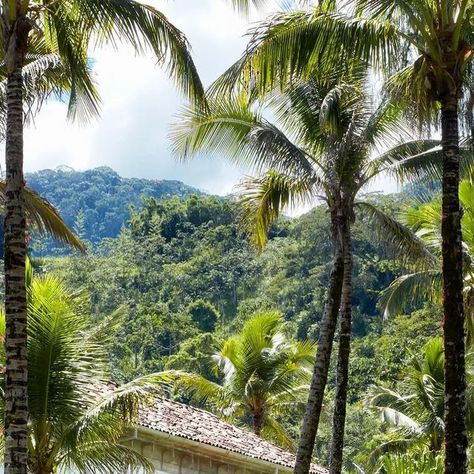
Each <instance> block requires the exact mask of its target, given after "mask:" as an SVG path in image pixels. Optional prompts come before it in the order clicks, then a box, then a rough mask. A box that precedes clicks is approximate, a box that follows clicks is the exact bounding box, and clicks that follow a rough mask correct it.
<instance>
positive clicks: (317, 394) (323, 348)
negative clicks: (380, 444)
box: [294, 210, 344, 474]
mask: <svg viewBox="0 0 474 474" xmlns="http://www.w3.org/2000/svg"><path fill="white" fill-rule="evenodd" d="M339 212H340V210H336V211H333V212H332V215H331V220H332V232H333V241H334V260H333V264H332V270H331V276H330V279H329V287H328V295H327V300H326V306H325V308H324V314H323V318H322V321H321V329H320V334H319V341H318V350H317V352H316V361H315V364H314V371H313V377H312V380H311V385H310V389H309V396H308V402H307V404H306V410H305V414H304V419H303V426H302V428H301V436H300V440H299V443H298V450H297V453H296V462H295V468H294V473H295V474H307V473H308V472H309V469H310V466H311V457H312V454H313V448H314V442H315V439H316V434H317V431H318V426H319V419H320V415H321V408H322V405H323V397H324V391H325V388H326V383H327V378H328V371H329V363H330V360H331V352H332V345H333V339H334V333H335V331H336V326H337V316H338V313H339V307H340V305H341V291H342V280H343V273H344V258H343V251H342V236H341V234H340V224H339V223H340V220H341V218H342V214H340V213H339Z"/></svg>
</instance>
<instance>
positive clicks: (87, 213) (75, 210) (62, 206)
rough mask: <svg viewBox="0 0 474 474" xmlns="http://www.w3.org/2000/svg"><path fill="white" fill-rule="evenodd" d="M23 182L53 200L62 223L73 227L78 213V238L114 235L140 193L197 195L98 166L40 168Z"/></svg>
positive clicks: (174, 184)
mask: <svg viewBox="0 0 474 474" xmlns="http://www.w3.org/2000/svg"><path fill="white" fill-rule="evenodd" d="M26 180H27V184H28V186H30V187H31V188H33V189H34V190H35V191H37V192H38V193H39V194H41V195H42V196H43V197H45V198H46V199H48V200H49V201H50V202H51V203H53V204H54V205H55V206H56V208H57V209H59V211H60V212H61V215H62V217H63V219H64V220H65V221H66V223H67V224H68V225H69V226H71V227H73V226H74V225H75V224H76V221H77V219H78V217H79V216H81V228H82V232H83V235H82V237H83V238H85V239H86V240H89V241H91V242H99V241H100V240H102V239H103V238H105V237H116V236H117V235H118V234H119V232H120V229H121V227H122V225H123V224H124V222H125V221H126V219H127V217H128V214H129V206H139V205H140V204H141V198H142V196H150V197H154V198H156V199H162V198H169V197H171V196H179V197H184V196H188V195H189V194H200V191H198V190H197V189H195V188H192V187H190V186H187V185H185V184H183V183H181V182H180V181H166V180H152V179H140V178H122V177H121V176H119V175H118V174H117V173H116V172H115V171H114V170H112V169H111V168H108V167H105V166H102V167H100V168H95V169H92V170H86V171H75V170H73V169H72V168H68V167H59V168H57V169H56V170H41V171H37V172H35V173H29V174H27V176H26Z"/></svg>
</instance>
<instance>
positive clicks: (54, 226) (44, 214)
mask: <svg viewBox="0 0 474 474" xmlns="http://www.w3.org/2000/svg"><path fill="white" fill-rule="evenodd" d="M5 193H6V184H5V181H0V199H2V200H4V199H5ZM23 202H24V205H25V211H26V215H27V217H28V219H29V220H30V221H31V222H32V223H33V224H34V226H35V227H36V229H37V230H38V231H39V232H40V233H42V234H48V235H50V236H51V237H53V238H54V239H56V240H57V241H58V242H61V243H62V244H64V245H68V246H70V247H72V248H75V249H76V250H79V251H80V252H83V253H84V252H85V251H86V248H85V246H84V244H83V243H82V242H81V241H80V240H79V239H78V238H77V237H76V235H75V234H74V233H73V232H72V230H70V229H69V227H68V226H67V225H66V224H65V223H64V221H63V220H62V219H61V216H60V215H59V213H58V211H57V210H56V209H55V208H54V207H53V206H52V205H51V204H50V203H49V202H48V201H47V200H46V199H44V198H42V197H41V196H40V195H39V194H37V193H36V192H35V191H33V190H32V189H30V188H28V187H25V188H24V189H23Z"/></svg>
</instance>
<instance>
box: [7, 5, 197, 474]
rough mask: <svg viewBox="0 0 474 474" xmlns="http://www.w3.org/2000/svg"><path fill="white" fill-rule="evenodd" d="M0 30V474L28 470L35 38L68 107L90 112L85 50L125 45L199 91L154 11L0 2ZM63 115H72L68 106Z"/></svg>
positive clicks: (93, 102) (175, 40)
mask: <svg viewBox="0 0 474 474" xmlns="http://www.w3.org/2000/svg"><path fill="white" fill-rule="evenodd" d="M0 19H1V21H0V25H1V35H0V37H1V41H2V44H1V46H2V52H3V64H4V68H5V70H6V76H7V86H6V98H7V122H6V155H5V156H6V167H5V171H6V184H7V189H6V203H5V208H6V215H5V291H6V300H5V309H6V341H5V343H6V347H7V366H6V385H5V390H6V401H7V403H6V410H5V431H6V449H5V473H6V474H13V473H15V474H26V469H27V419H28V406H27V401H28V399H27V387H26V385H27V361H26V355H27V353H26V344H27V307H26V288H25V281H24V273H25V254H26V249H25V227H26V223H25V212H24V202H23V193H22V190H23V187H24V177H23V122H24V114H23V68H24V66H25V64H26V62H27V60H28V55H29V54H30V53H31V49H30V47H31V46H32V45H33V44H35V43H36V42H37V41H39V39H41V40H43V41H45V43H46V44H47V46H48V50H50V51H52V52H55V53H57V54H58V55H59V57H60V58H61V61H62V62H63V64H64V65H65V66H66V68H67V70H68V73H69V77H70V83H71V85H72V87H71V93H70V96H69V97H70V104H71V105H77V100H78V99H82V104H81V105H82V110H83V111H84V113H86V114H90V113H95V112H96V111H97V108H98V97H97V93H96V91H95V88H94V85H93V84H92V82H91V78H90V74H89V65H88V58H87V49H88V47H89V45H93V44H103V43H104V42H109V43H111V44H113V45H116V44H117V43H118V40H125V41H128V42H129V43H130V44H131V45H132V46H133V47H134V48H135V49H136V51H137V52H142V51H143V50H144V49H145V48H150V49H152V50H153V52H154V53H155V54H156V56H157V57H158V59H159V60H160V61H166V62H167V64H168V70H169V72H170V75H171V76H172V77H173V78H174V79H175V80H176V81H177V83H178V85H179V86H180V88H181V89H182V90H183V91H184V92H185V93H186V94H187V95H188V96H189V97H190V98H192V99H193V100H197V101H199V100H200V99H201V98H202V86H201V83H200V80H199V78H198V75H197V72H196V69H195V67H194V64H193V61H192V59H191V57H190V54H189V47H188V43H187V42H186V39H185V38H184V36H183V34H182V33H181V32H180V31H179V30H178V29H177V28H175V27H174V26H173V25H172V24H171V23H170V22H169V21H168V20H167V19H166V17H165V16H164V15H163V14H162V13H160V12H159V11H158V10H156V9H155V8H153V7H151V6H148V5H145V4H142V3H140V2H138V1H134V0H58V1H47V0H38V1H36V0H22V1H19V0H18V1H17V0H2V2H1V3H0ZM70 110H74V108H71V109H70Z"/></svg>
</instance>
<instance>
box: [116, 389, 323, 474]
mask: <svg viewBox="0 0 474 474" xmlns="http://www.w3.org/2000/svg"><path fill="white" fill-rule="evenodd" d="M125 441H126V443H127V444H128V445H129V446H132V447H133V448H134V449H136V450H137V451H138V452H140V453H141V454H142V455H143V456H145V457H146V458H147V459H149V460H150V461H151V462H152V463H153V465H154V466H155V470H156V472H157V473H163V474H198V473H199V474H257V473H261V474H270V473H274V474H278V473H285V474H286V473H290V472H292V468H293V465H294V462H295V455H294V454H291V453H289V452H287V451H285V450H284V449H281V448H279V447H277V446H275V445H273V444H272V443H269V442H268V441H265V440H263V439H262V438H260V437H258V436H256V435H255V434H253V433H250V432H248V431H245V430H243V429H241V428H238V427H236V426H234V425H231V424H230V423H226V422H225V421H223V420H221V419H220V418H218V417H217V416H215V415H213V414H212V413H209V412H207V411H204V410H200V409H198V408H194V407H191V406H189V405H184V404H182V403H177V402H174V401H171V400H168V399H164V398H158V399H157V401H156V403H154V404H153V405H152V406H150V407H147V408H145V409H144V410H142V412H141V415H140V421H139V425H138V426H137V428H136V429H135V430H134V432H133V433H131V436H130V437H129V438H127V440H125ZM311 473H312V474H327V473H328V471H327V470H326V469H324V468H322V467H320V466H317V465H314V464H313V465H312V469H311Z"/></svg>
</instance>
